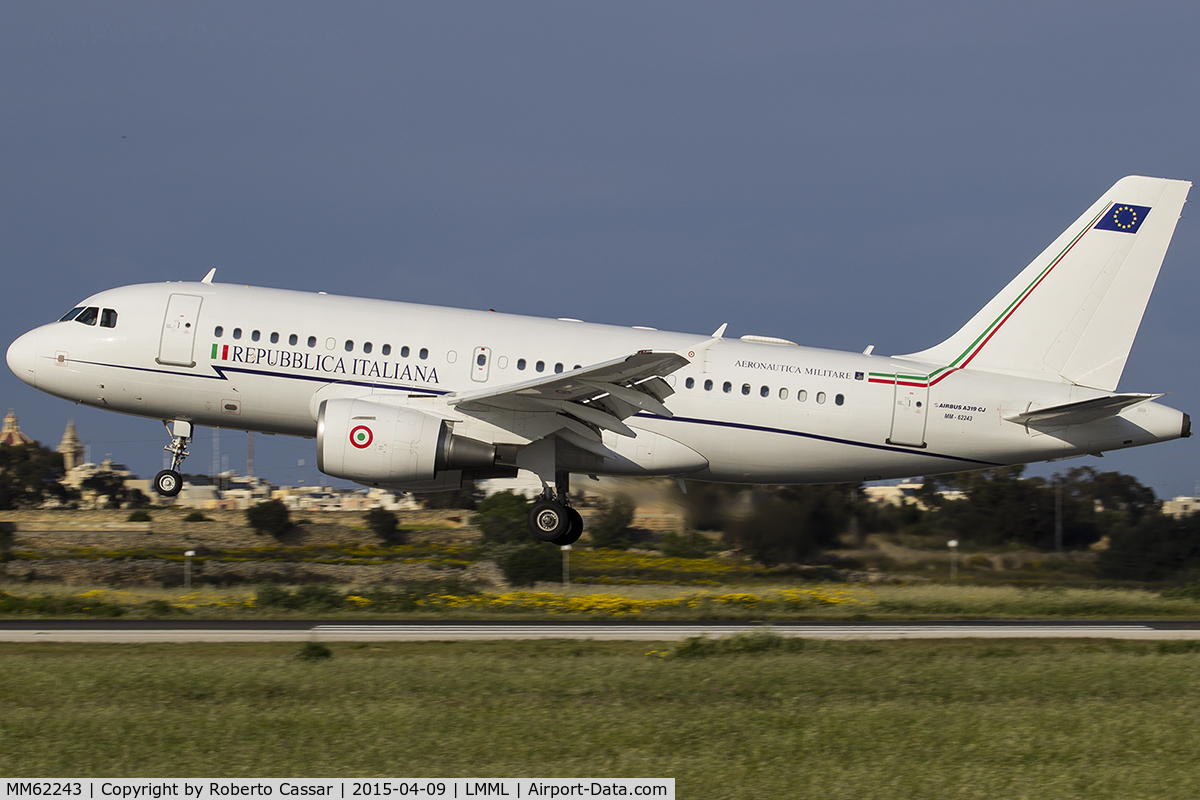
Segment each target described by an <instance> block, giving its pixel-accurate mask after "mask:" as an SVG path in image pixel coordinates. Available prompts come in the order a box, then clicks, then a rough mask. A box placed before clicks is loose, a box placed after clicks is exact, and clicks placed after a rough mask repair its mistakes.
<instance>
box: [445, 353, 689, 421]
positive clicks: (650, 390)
mask: <svg viewBox="0 0 1200 800" xmlns="http://www.w3.org/2000/svg"><path fill="white" fill-rule="evenodd" d="M688 363H689V359H688V358H687V357H685V356H684V355H682V354H681V353H676V352H665V351H656V350H639V351H638V352H636V353H633V354H632V355H628V356H624V357H622V358H614V359H613V360H611V361H604V362H602V363H599V364H592V365H590V366H586V367H580V368H579V369H573V370H571V371H569V372H563V373H559V374H556V375H548V376H546V377H544V378H536V379H534V380H531V381H526V382H525V383H516V384H509V385H508V386H503V387H500V388H497V389H482V390H480V391H477V392H463V393H460V394H455V395H452V396H449V397H447V398H446V402H447V404H448V405H450V406H452V407H458V408H460V409H461V410H463V411H497V410H500V411H526V412H547V411H549V412H555V413H558V414H567V415H569V416H570V417H572V418H573V419H574V420H577V421H578V422H581V423H583V427H585V428H590V429H592V430H594V429H595V428H604V429H606V430H611V431H614V432H616V433H619V434H622V435H624V436H634V435H635V434H634V432H633V431H632V430H631V429H630V428H629V427H628V426H627V425H625V423H624V422H622V420H624V419H626V418H627V417H631V416H633V415H634V414H636V413H638V412H639V411H649V412H651V413H652V414H658V415H659V416H663V417H669V416H671V411H670V410H669V409H668V408H667V407H666V406H665V405H663V400H665V399H666V398H668V397H670V396H671V395H672V394H674V393H675V390H674V389H672V388H671V387H670V386H669V385H668V384H667V382H666V381H664V380H663V376H664V375H669V374H671V373H672V372H674V371H675V370H677V369H679V368H680V367H683V366H684V365H686V364H688ZM570 427H571V428H573V429H575V430H576V431H577V432H578V433H583V431H580V430H578V428H576V427H575V426H570Z"/></svg>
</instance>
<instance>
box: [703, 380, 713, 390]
mask: <svg viewBox="0 0 1200 800" xmlns="http://www.w3.org/2000/svg"><path fill="white" fill-rule="evenodd" d="M704 391H706V392H711V391H712V379H711V378H710V379H709V380H706V381H705V382H704Z"/></svg>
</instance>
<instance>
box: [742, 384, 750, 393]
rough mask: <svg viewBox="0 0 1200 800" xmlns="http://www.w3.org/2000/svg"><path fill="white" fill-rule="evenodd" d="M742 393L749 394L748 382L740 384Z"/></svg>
mask: <svg viewBox="0 0 1200 800" xmlns="http://www.w3.org/2000/svg"><path fill="white" fill-rule="evenodd" d="M742 394H750V384H748V383H743V384H742Z"/></svg>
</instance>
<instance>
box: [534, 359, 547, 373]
mask: <svg viewBox="0 0 1200 800" xmlns="http://www.w3.org/2000/svg"><path fill="white" fill-rule="evenodd" d="M533 368H534V369H535V370H537V371H538V372H545V371H546V362H545V361H539V362H538V363H536V364H534V365H533Z"/></svg>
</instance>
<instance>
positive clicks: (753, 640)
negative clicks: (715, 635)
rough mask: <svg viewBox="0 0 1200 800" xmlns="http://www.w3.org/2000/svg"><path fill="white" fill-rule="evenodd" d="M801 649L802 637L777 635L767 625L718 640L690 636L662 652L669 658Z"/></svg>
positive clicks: (792, 651)
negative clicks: (671, 648)
mask: <svg viewBox="0 0 1200 800" xmlns="http://www.w3.org/2000/svg"><path fill="white" fill-rule="evenodd" d="M803 649H804V640H803V639H799V638H793V637H786V636H780V635H779V634H778V633H776V632H775V631H774V630H772V629H771V628H769V627H762V628H757V629H755V630H753V631H750V632H749V633H735V634H733V635H732V636H724V637H722V638H720V639H710V638H708V637H707V636H692V637H690V638H688V639H684V640H683V641H682V642H680V643H679V644H677V645H675V648H674V649H673V650H671V651H669V652H668V653H667V654H666V655H667V656H668V657H670V658H705V657H707V656H717V655H730V654H735V653H767V652H771V651H779V652H785V653H794V652H798V651H800V650H803Z"/></svg>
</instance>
